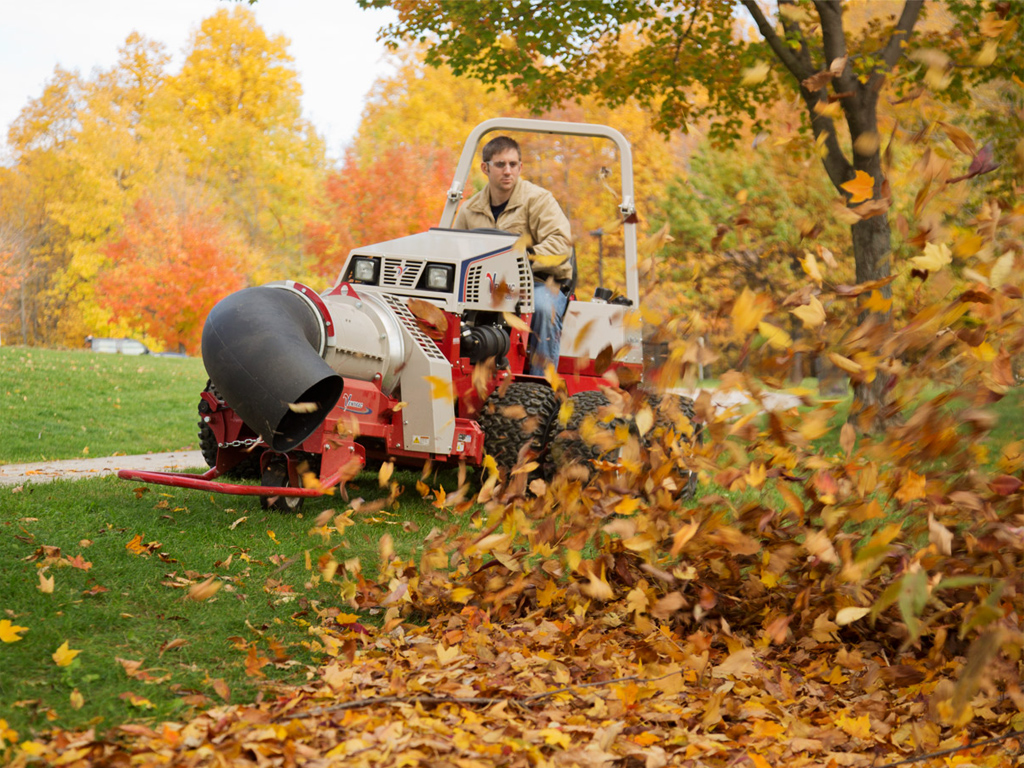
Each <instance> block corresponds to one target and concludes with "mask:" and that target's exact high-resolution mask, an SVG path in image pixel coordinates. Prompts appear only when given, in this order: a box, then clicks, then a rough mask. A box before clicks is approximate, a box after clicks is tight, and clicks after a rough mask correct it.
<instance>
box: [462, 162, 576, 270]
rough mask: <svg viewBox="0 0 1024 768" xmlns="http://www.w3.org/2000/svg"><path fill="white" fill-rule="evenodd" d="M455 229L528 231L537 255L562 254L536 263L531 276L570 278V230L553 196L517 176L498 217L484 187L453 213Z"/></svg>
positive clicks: (567, 221)
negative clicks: (560, 258)
mask: <svg viewBox="0 0 1024 768" xmlns="http://www.w3.org/2000/svg"><path fill="white" fill-rule="evenodd" d="M454 226H455V229H503V230H505V231H506V232H512V233H514V234H517V235H522V234H524V233H528V234H529V235H530V239H531V240H532V241H533V252H534V253H535V254H537V255H555V254H557V255H563V256H565V259H564V260H563V261H562V263H560V264H556V265H555V266H553V267H552V266H547V265H545V266H543V267H542V266H535V267H534V270H533V272H534V275H536V276H537V277H540V278H541V279H544V278H547V277H553V278H555V280H559V281H561V280H567V279H569V278H570V277H572V264H571V263H570V262H569V255H570V254H571V253H572V229H571V227H570V225H569V219H567V218H566V216H565V214H564V213H562V209H561V207H560V206H559V205H558V201H557V200H555V196H554V195H552V194H551V193H550V192H548V191H547V190H546V189H544V188H543V187H538V186H537V185H536V184H531V183H530V182H529V181H526V179H519V181H517V182H516V185H515V187H514V188H513V189H512V196H511V197H510V198H509V200H508V205H507V206H506V207H505V210H504V211H502V213H501V215H500V216H499V217H498V220H497V221H495V220H494V216H493V215H492V214H491V191H490V188H489V187H484V188H483V189H481V190H480V191H479V192H477V193H476V194H475V195H473V196H472V197H471V198H469V200H467V201H466V202H465V203H463V204H462V207H461V208H459V212H458V214H457V215H456V216H455V225H454Z"/></svg>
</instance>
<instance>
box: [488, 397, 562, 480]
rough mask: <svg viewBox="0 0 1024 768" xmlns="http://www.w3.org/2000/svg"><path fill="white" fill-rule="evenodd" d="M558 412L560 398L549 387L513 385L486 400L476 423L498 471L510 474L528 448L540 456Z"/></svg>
mask: <svg viewBox="0 0 1024 768" xmlns="http://www.w3.org/2000/svg"><path fill="white" fill-rule="evenodd" d="M557 412H558V398H557V397H555V393H554V392H552V391H551V388H550V387H549V386H547V385H546V384H538V383H536V382H532V381H513V382H512V383H511V384H509V386H508V389H507V390H506V391H505V394H504V395H503V396H499V395H498V393H497V392H495V393H494V394H492V395H491V396H490V397H489V398H487V402H485V403H484V405H483V408H482V409H481V410H480V414H479V415H478V416H477V421H478V422H479V423H480V428H481V429H482V430H483V432H484V450H485V451H486V452H487V453H489V454H490V455H491V456H493V457H494V459H495V461H496V462H497V464H498V468H499V469H504V470H505V472H506V473H507V472H511V471H512V469H513V468H514V467H515V466H516V464H517V463H518V462H519V454H520V452H521V451H522V449H523V447H524V446H527V445H529V446H530V449H531V450H533V451H534V452H535V453H536V454H537V455H538V456H539V455H540V453H541V451H542V450H543V449H544V446H545V444H546V443H547V438H548V433H549V431H550V429H551V424H552V422H553V421H554V417H555V414H556V413H557Z"/></svg>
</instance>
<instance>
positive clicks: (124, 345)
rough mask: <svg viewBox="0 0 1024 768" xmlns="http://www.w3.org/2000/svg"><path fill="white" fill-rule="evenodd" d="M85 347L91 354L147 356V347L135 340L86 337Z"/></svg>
mask: <svg viewBox="0 0 1024 768" xmlns="http://www.w3.org/2000/svg"><path fill="white" fill-rule="evenodd" d="M85 346H86V347H87V348H89V349H91V350H92V351H93V352H108V353H111V354H120V355H148V354H149V347H147V346H146V345H145V344H143V343H142V342H141V341H136V340H135V339H110V338H103V337H96V336H86V337H85Z"/></svg>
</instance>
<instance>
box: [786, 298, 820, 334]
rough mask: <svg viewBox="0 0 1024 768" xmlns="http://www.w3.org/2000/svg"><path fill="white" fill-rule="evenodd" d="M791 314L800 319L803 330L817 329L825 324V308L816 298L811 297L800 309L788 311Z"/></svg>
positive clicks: (795, 308)
mask: <svg viewBox="0 0 1024 768" xmlns="http://www.w3.org/2000/svg"><path fill="white" fill-rule="evenodd" d="M789 311H790V313H791V314H794V315H796V316H797V317H798V318H800V322H802V323H803V324H804V327H805V328H817V327H818V326H819V325H821V324H822V323H824V322H825V307H824V306H822V303H821V302H820V301H818V297H817V296H811V300H810V301H809V302H808V303H807V304H804V305H803V306H800V307H794V308H793V309H791V310H789Z"/></svg>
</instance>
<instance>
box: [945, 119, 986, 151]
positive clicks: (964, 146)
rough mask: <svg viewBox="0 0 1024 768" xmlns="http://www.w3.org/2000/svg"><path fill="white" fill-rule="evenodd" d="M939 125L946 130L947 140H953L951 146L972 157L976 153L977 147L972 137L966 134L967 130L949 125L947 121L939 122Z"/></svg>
mask: <svg viewBox="0 0 1024 768" xmlns="http://www.w3.org/2000/svg"><path fill="white" fill-rule="evenodd" d="M939 126H940V127H941V128H942V130H943V131H945V132H946V136H948V137H949V140H950V141H951V142H953V146H955V147H956V148H957V149H959V150H960V151H961V152H963V153H964V154H965V155H967V156H968V157H974V156H975V155H976V154H978V148H977V147H976V146H975V144H974V139H972V138H971V137H970V136H969V135H968V133H967V131H965V130H963V129H961V128H957V127H956V126H955V125H950V124H949V123H942V122H940V123H939Z"/></svg>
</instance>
